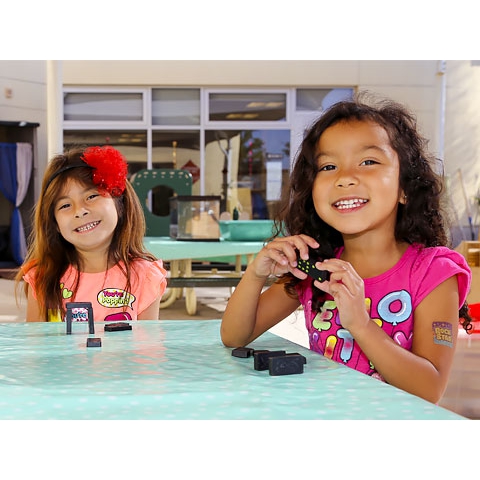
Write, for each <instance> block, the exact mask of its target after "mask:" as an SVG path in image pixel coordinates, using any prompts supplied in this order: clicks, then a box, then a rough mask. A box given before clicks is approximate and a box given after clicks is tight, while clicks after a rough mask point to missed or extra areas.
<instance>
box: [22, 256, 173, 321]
mask: <svg viewBox="0 0 480 480" xmlns="http://www.w3.org/2000/svg"><path fill="white" fill-rule="evenodd" d="M34 271H35V269H31V270H29V271H28V273H27V274H26V275H25V276H24V277H23V278H24V280H25V281H26V282H28V283H29V284H30V286H32V290H33V295H34V296H35V298H36V292H35V286H34V284H33V279H34ZM76 273H77V270H76V269H74V268H73V267H71V266H70V267H69V268H68V269H67V271H66V272H65V274H64V275H63V277H62V279H61V282H60V288H61V289H62V292H63V298H64V306H65V307H66V304H67V302H91V303H92V310H93V318H94V320H95V321H96V322H103V321H107V322H108V321H120V320H137V318H138V314H139V313H140V312H142V311H143V310H145V309H146V308H147V307H148V306H150V305H151V304H152V302H153V301H154V300H155V299H156V298H158V297H159V296H162V295H163V293H164V292H165V289H166V288H167V279H166V276H167V271H166V270H165V269H164V268H163V262H162V260H156V261H155V262H149V261H147V260H142V259H137V260H135V261H134V262H133V263H132V274H131V280H130V283H131V284H132V288H131V289H130V290H129V291H126V290H125V283H126V279H125V275H124V274H123V272H122V271H121V269H120V267H119V266H118V265H116V266H114V267H112V268H111V269H109V270H107V271H106V272H100V273H80V283H79V287H78V290H77V291H75V292H74V291H73V288H74V284H75V275H76ZM49 321H60V319H59V317H58V316H55V315H52V314H51V313H50V314H49Z"/></svg>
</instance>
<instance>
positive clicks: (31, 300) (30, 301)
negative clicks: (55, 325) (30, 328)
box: [26, 286, 46, 322]
mask: <svg viewBox="0 0 480 480" xmlns="http://www.w3.org/2000/svg"><path fill="white" fill-rule="evenodd" d="M26 321H27V322H45V321H46V320H45V319H42V318H40V309H39V307H38V301H37V299H36V298H35V297H34V296H33V292H32V287H31V286H28V294H27V317H26Z"/></svg>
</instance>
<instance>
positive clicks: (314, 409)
mask: <svg viewBox="0 0 480 480" xmlns="http://www.w3.org/2000/svg"><path fill="white" fill-rule="evenodd" d="M132 325H133V329H132V330H131V331H122V332H104V331H103V326H104V324H102V323H96V324H95V328H96V333H95V334H94V335H89V334H88V327H87V325H84V324H74V325H73V329H72V331H73V333H72V335H66V334H65V324H64V323H9V324H6V323H5V324H0V419H26V420H30V419H71V420H75V419H95V420H101V419H119V420H122V419H146V420H153V419H163V420H167V419H172V420H173V419H185V420H195V419H219V420H222V419H225V420H227V419H229V420H230V419H265V420H267V419H280V420H282V419H285V420H288V419H297V420H298V419H452V420H454V419H463V417H460V416H458V415H456V414H454V413H452V412H449V411H448V410H445V409H443V408H441V407H438V406H435V405H433V404H431V403H428V402H426V401H424V400H422V399H420V398H417V397H414V396H412V395H409V394H407V393H405V392H403V391H401V390H398V389H396V388H394V387H391V386H389V385H386V384H384V383H382V382H380V381H378V380H375V379H372V378H370V377H368V376H366V375H363V374H360V373H358V372H355V371H353V370H351V369H349V368H347V367H344V366H342V365H339V364H337V363H334V362H332V361H330V360H328V359H326V358H324V357H322V356H321V355H318V354H316V353H313V352H310V351H309V350H307V349H304V348H303V347H300V346H298V345H296V344H294V343H291V342H289V341H287V340H284V339H282V338H280V337H277V336H276V335H273V334H271V333H268V332H267V333H266V334H264V335H263V336H262V337H260V338H259V339H257V340H256V341H255V342H254V343H252V345H251V346H252V347H253V348H255V349H268V350H278V349H283V350H286V351H287V353H293V352H298V353H301V354H302V355H304V356H305V357H306V358H307V364H306V365H305V371H304V373H303V374H297V375H286V376H270V375H269V373H268V371H256V370H254V368H253V358H251V357H250V358H236V357H232V355H231V349H229V348H226V347H224V346H223V345H222V344H221V341H220V335H219V327H220V322H219V321H217V320H204V321H197V320H173V321H140V322H133V323H132ZM88 337H100V338H101V340H102V346H101V347H88V348H87V347H86V339H87V338H88Z"/></svg>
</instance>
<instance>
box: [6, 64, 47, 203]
mask: <svg viewBox="0 0 480 480" xmlns="http://www.w3.org/2000/svg"><path fill="white" fill-rule="evenodd" d="M46 66H47V65H46V62H45V61H43V60H2V61H0V120H3V121H13V122H16V121H22V120H23V121H27V122H32V123H39V124H40V126H39V127H38V128H37V150H36V160H37V162H36V165H35V169H34V172H33V176H34V185H35V187H36V192H39V187H38V186H39V182H41V178H42V175H43V170H44V168H45V165H46V160H47V69H46ZM7 90H10V91H11V93H12V96H11V98H7V97H8V96H7V95H6V91H7ZM36 196H38V195H36Z"/></svg>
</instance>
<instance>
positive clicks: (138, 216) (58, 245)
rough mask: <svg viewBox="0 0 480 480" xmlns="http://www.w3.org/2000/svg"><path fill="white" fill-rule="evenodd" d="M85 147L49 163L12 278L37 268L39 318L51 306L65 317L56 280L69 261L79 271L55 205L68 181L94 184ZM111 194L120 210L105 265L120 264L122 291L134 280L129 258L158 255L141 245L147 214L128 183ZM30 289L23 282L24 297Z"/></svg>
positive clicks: (17, 279) (76, 253) (77, 258)
mask: <svg viewBox="0 0 480 480" xmlns="http://www.w3.org/2000/svg"><path fill="white" fill-rule="evenodd" d="M85 149H86V148H83V147H75V148H73V149H71V150H68V151H66V152H65V153H63V154H61V155H56V156H55V157H54V158H53V159H52V160H51V161H50V162H49V164H48V166H47V169H46V170H45V174H44V177H43V182H42V190H41V193H40V198H39V199H38V203H37V204H36V207H35V211H34V228H33V230H32V234H31V236H30V238H29V242H28V243H29V248H28V253H27V255H26V258H25V261H24V263H23V265H22V266H21V268H20V270H19V272H18V274H17V276H16V281H17V283H18V282H20V281H21V280H22V279H23V276H24V275H25V274H26V273H27V272H28V271H29V270H30V269H32V268H35V269H36V270H35V275H34V282H35V292H36V296H37V301H38V304H39V309H40V315H41V318H42V319H45V320H47V317H48V311H49V310H52V311H60V313H61V315H62V318H63V316H64V315H65V309H64V307H63V297H62V291H61V288H60V280H61V278H62V276H63V274H64V273H65V272H66V270H67V268H68V267H69V266H70V265H71V266H73V267H74V268H76V269H77V271H78V272H80V271H81V269H82V265H81V259H80V257H79V255H78V252H77V250H76V249H75V247H74V246H73V245H72V244H71V243H70V242H67V241H66V240H65V239H64V238H63V237H62V235H61V234H60V232H59V230H58V227H57V222H56V220H55V215H54V206H55V202H56V200H57V197H58V195H59V193H60V191H61V189H62V188H63V186H64V185H65V183H66V182H67V181H69V179H74V180H75V181H76V182H79V183H81V184H83V185H85V186H86V187H88V188H89V187H94V188H96V185H95V184H94V183H93V180H92V168H91V167H89V166H88V165H87V164H84V165H85V166H82V156H83V153H84V152H85ZM69 167H71V168H69ZM72 167H74V168H72ZM112 198H113V200H114V202H115V207H116V209H117V213H118V223H117V226H116V228H115V231H114V234H113V238H112V242H111V244H110V248H109V250H108V265H118V266H120V267H121V268H122V271H123V273H124V274H125V285H126V289H129V288H130V286H131V280H132V278H131V275H132V268H131V262H132V261H134V260H135V259H138V258H141V259H145V260H149V261H154V260H156V257H155V256H153V255H152V254H151V253H149V252H147V251H146V250H145V248H144V245H143V237H144V235H145V230H146V225H145V217H144V215H143V210H142V207H141V205H140V202H139V199H138V197H137V195H136V193H135V191H134V189H133V187H132V185H131V184H130V182H128V181H126V185H125V191H124V192H123V194H122V195H120V196H113V197H112ZM79 281H80V277H79V275H77V278H76V279H75V288H74V290H76V287H78V283H79ZM28 288H29V285H28V283H27V282H25V285H24V291H25V295H27V294H28Z"/></svg>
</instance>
